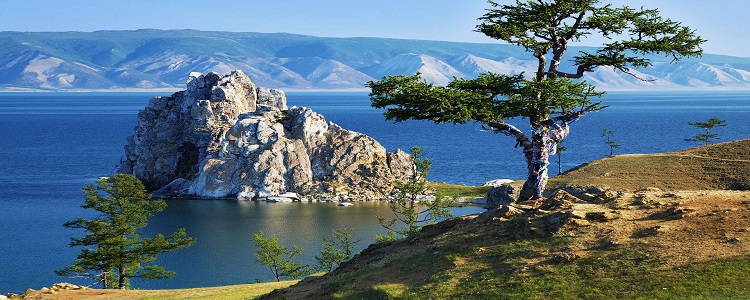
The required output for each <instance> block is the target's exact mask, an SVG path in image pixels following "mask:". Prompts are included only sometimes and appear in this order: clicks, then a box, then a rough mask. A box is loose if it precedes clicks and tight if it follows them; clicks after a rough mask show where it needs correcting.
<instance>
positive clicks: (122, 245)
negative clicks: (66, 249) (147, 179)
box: [55, 174, 195, 289]
mask: <svg viewBox="0 0 750 300" xmlns="http://www.w3.org/2000/svg"><path fill="white" fill-rule="evenodd" d="M83 193H84V195H86V199H85V202H84V204H82V205H81V207H82V208H85V209H92V210H95V211H97V212H99V214H98V215H97V216H96V217H94V218H92V219H85V218H78V219H76V220H73V221H70V222H66V223H65V224H64V226H65V227H68V228H75V229H83V230H84V231H85V232H86V235H85V236H83V237H81V238H75V237H74V238H71V242H70V246H71V247H79V246H80V247H84V248H83V249H82V250H81V252H80V253H79V254H78V256H77V258H76V260H75V261H74V262H73V265H72V266H69V267H67V268H65V269H61V270H57V271H55V272H56V273H57V274H58V275H60V276H72V275H83V276H91V277H94V278H97V279H98V280H99V282H101V283H102V284H103V288H105V289H106V288H110V287H115V284H114V281H117V285H116V286H117V287H118V288H120V289H124V288H126V287H127V286H128V285H129V280H128V279H129V278H143V279H166V278H171V277H173V276H174V275H175V273H174V272H172V271H167V270H165V269H164V268H162V267H161V266H158V265H154V264H150V263H152V262H154V261H155V260H156V257H157V256H158V255H159V254H161V253H164V252H171V251H174V250H177V249H182V248H185V247H188V246H190V245H192V244H193V243H194V242H195V238H191V237H187V236H186V233H185V229H184V228H181V229H179V230H178V231H177V232H175V233H173V234H172V235H170V236H168V237H165V236H163V235H161V234H157V235H156V237H153V238H144V237H141V233H140V229H141V228H143V227H145V226H146V225H147V224H148V219H149V218H150V217H152V216H153V214H154V213H156V212H160V211H162V210H164V208H166V203H165V202H164V200H151V195H150V194H148V193H147V192H146V188H145V187H144V186H143V184H142V183H141V182H140V181H139V180H138V179H136V178H135V177H134V176H133V175H130V174H117V175H115V176H114V177H110V178H102V179H99V180H97V181H96V186H94V185H91V184H87V185H86V187H85V188H84V189H83Z"/></svg>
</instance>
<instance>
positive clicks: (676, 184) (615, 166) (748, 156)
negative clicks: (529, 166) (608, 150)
mask: <svg viewBox="0 0 750 300" xmlns="http://www.w3.org/2000/svg"><path fill="white" fill-rule="evenodd" d="M748 170H750V139H748V140H741V141H736V142H729V143H721V144H716V145H709V146H703V147H697V148H693V149H688V150H684V151H678V152H671V153H663V154H647V155H641V154H633V155H618V156H615V157H609V158H604V159H601V160H597V161H593V162H590V163H586V164H583V165H581V166H579V167H577V168H575V169H573V170H570V171H568V172H565V173H564V174H562V175H559V176H555V177H553V178H551V179H550V182H549V186H559V185H564V184H568V185H595V186H607V187H611V188H615V189H625V190H630V191H633V190H637V189H641V188H645V187H655V188H660V189H664V190H713V189H720V190H721V189H733V190H748V189H750V172H748Z"/></svg>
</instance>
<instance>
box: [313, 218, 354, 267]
mask: <svg viewBox="0 0 750 300" xmlns="http://www.w3.org/2000/svg"><path fill="white" fill-rule="evenodd" d="M359 242H360V240H354V239H352V230H351V229H349V227H346V226H344V227H342V228H339V229H336V230H333V239H327V238H323V245H324V248H323V250H322V251H321V252H320V256H316V257H315V260H316V261H318V268H317V269H318V270H320V271H325V272H331V271H332V270H333V268H334V267H336V266H337V265H339V264H341V263H342V262H344V261H347V260H349V259H351V258H352V255H354V247H355V246H356V245H357V243H359Z"/></svg>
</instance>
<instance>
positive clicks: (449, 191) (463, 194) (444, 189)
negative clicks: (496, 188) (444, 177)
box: [427, 182, 492, 199]
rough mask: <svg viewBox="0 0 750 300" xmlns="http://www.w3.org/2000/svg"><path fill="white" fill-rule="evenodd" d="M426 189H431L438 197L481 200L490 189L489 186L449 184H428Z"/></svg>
mask: <svg viewBox="0 0 750 300" xmlns="http://www.w3.org/2000/svg"><path fill="white" fill-rule="evenodd" d="M427 187H428V188H430V189H432V190H433V191H434V192H433V194H435V195H436V196H438V197H452V198H453V199H458V198H470V199H473V198H482V197H486V196H487V193H488V192H489V191H490V190H491V189H492V187H491V186H466V185H458V184H449V183H442V182H441V183H428V184H427Z"/></svg>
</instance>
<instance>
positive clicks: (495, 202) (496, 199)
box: [486, 185, 521, 208]
mask: <svg viewBox="0 0 750 300" xmlns="http://www.w3.org/2000/svg"><path fill="white" fill-rule="evenodd" d="M520 192H521V189H520V187H518V186H513V185H501V186H498V187H496V188H493V189H492V190H490V191H489V193H487V204H486V207H487V208H495V207H500V206H502V205H508V204H510V203H512V202H515V201H516V199H518V195H519V193H520Z"/></svg>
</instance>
